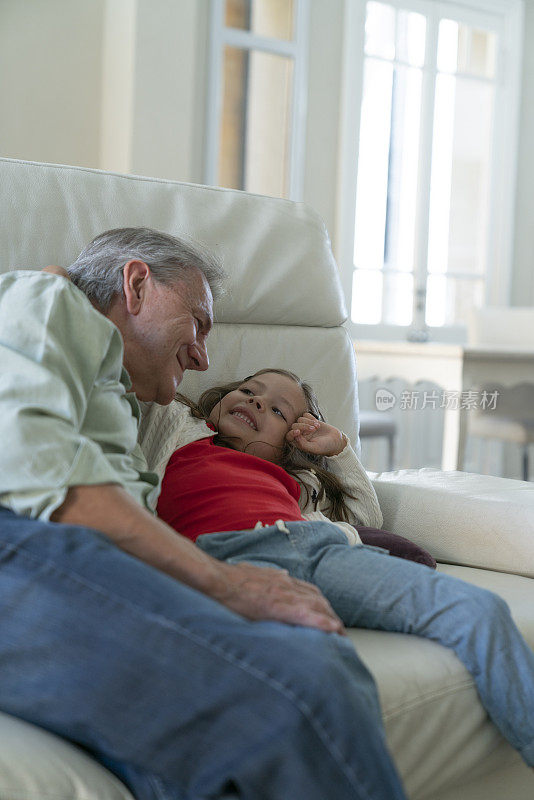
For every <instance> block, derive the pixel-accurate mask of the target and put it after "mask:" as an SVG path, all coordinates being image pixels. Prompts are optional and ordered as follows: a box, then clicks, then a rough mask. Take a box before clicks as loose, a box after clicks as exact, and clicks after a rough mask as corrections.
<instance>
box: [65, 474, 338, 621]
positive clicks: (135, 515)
mask: <svg viewBox="0 0 534 800" xmlns="http://www.w3.org/2000/svg"><path fill="white" fill-rule="evenodd" d="M51 519H52V521H54V522H62V523H70V524H73V525H85V526H86V527H90V528H93V529H95V530H98V531H101V532H102V533H104V534H105V535H106V536H108V537H109V538H110V539H111V541H112V542H113V543H114V544H115V545H117V547H120V548H121V549H122V550H124V551H125V552H127V553H129V554H130V555H132V556H135V557H136V558H138V559H140V560H141V561H144V562H146V563H147V564H150V565H151V566H153V567H155V568H156V569H159V570H161V571H162V572H166V573H167V574H168V575H171V576H172V577H173V578H176V579H177V580H179V581H181V582H182V583H185V584H187V585H188V586H191V587H192V588H194V589H197V590H198V591H200V592H203V593H204V594H206V595H208V596H209V597H211V598H213V599H214V600H217V601H218V602H220V603H222V604H223V605H225V606H227V607H228V608H230V609H231V610H232V611H235V612H236V613H238V614H241V615H242V616H243V617H246V618H248V619H251V620H262V619H263V620H265V619H270V620H276V621H278V622H285V623H289V624H293V625H304V626H307V627H313V628H319V629H320V630H323V631H327V632H335V633H343V625H342V623H341V621H340V620H339V619H338V617H337V616H336V615H335V613H334V612H333V610H332V608H331V607H330V605H329V603H328V601H327V600H326V599H325V598H324V597H323V596H322V594H321V593H320V592H319V590H318V589H317V588H316V587H315V586H312V585H311V584H308V583H305V582H304V581H298V580H295V579H293V578H290V577H289V575H287V573H286V572H284V571H282V570H279V569H269V568H263V567H255V566H253V565H251V564H239V565H231V564H225V563H224V562H221V561H217V560H216V559H214V558H212V557H211V556H209V555H207V554H206V553H204V552H203V551H202V550H200V549H199V548H198V547H195V545H194V544H193V543H192V542H191V541H189V539H186V538H185V537H184V536H179V535H178V534H176V533H175V531H173V530H172V529H171V528H169V527H168V526H167V525H166V524H165V523H163V522H162V521H161V520H158V519H157V518H156V517H153V516H152V515H151V514H150V513H149V512H148V511H145V510H144V509H143V508H142V507H141V506H140V505H139V504H138V503H137V502H136V501H135V500H134V499H133V498H132V497H130V495H129V494H128V493H127V492H126V491H125V490H124V489H123V488H122V487H120V486H115V485H109V484H106V485H97V486H75V487H71V488H70V489H69V491H68V494H67V498H66V500H65V502H64V503H63V505H62V506H60V508H58V509H57V510H56V511H55V512H54V513H53V514H52V517H51Z"/></svg>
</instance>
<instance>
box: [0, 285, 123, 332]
mask: <svg viewBox="0 0 534 800" xmlns="http://www.w3.org/2000/svg"><path fill="white" fill-rule="evenodd" d="M0 308H1V309H2V312H3V313H2V315H3V317H4V320H6V321H7V320H8V319H9V318H10V317H20V316H28V317H29V316H30V315H31V317H32V319H33V321H34V322H36V323H39V322H40V321H42V322H43V323H46V324H47V325H49V324H51V323H53V321H54V319H55V318H57V319H58V322H59V324H62V321H63V320H65V321H70V322H72V320H73V319H77V320H79V321H80V323H82V327H83V328H85V327H86V326H87V325H89V326H91V328H93V329H95V328H96V329H100V330H101V331H102V333H104V334H106V335H107V336H109V335H110V334H111V332H112V330H116V329H115V326H114V325H113V323H112V322H110V320H108V319H107V318H106V317H105V316H104V315H103V314H101V313H100V312H99V311H97V310H96V309H95V308H94V307H93V306H92V305H91V303H90V302H89V300H88V299H87V297H86V296H85V294H84V293H83V292H82V291H81V290H80V289H78V287H77V286H75V285H74V284H73V283H72V282H71V281H69V280H67V279H66V278H63V277H61V276H59V275H53V274H50V273H46V272H42V271H34V270H17V271H13V272H7V273H5V274H3V275H0ZM82 321H83V322H82ZM70 332H71V333H72V334H75V333H76V329H75V330H71V331H70Z"/></svg>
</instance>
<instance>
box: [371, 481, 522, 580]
mask: <svg viewBox="0 0 534 800" xmlns="http://www.w3.org/2000/svg"><path fill="white" fill-rule="evenodd" d="M369 477H370V478H371V480H372V482H373V485H374V487H375V490H376V493H377V495H378V501H379V503H380V507H381V509H382V513H383V515H384V524H383V525H384V529H386V530H389V531H391V532H392V533H397V534H399V535H401V536H405V537H406V538H407V539H411V540H412V541H413V542H415V543H416V544H419V545H421V546H422V547H424V548H426V549H427V550H428V551H429V552H430V553H432V555H433V556H434V558H435V559H436V560H437V561H442V562H444V563H448V564H460V565H462V566H469V567H479V568H482V569H491V570H496V571H498V572H511V573H514V574H517V575H524V576H526V577H529V578H534V484H532V483H525V482H524V481H515V480H509V479H507V478H495V477H492V476H487V475H475V474H471V473H467V472H440V471H438V470H434V469H426V468H425V469H419V470H415V469H411V470H399V471H397V472H382V473H369Z"/></svg>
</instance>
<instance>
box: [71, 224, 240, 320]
mask: <svg viewBox="0 0 534 800" xmlns="http://www.w3.org/2000/svg"><path fill="white" fill-rule="evenodd" d="M132 259H136V260H139V261H144V262H145V264H147V265H148V266H149V267H150V271H151V273H152V275H153V276H154V280H156V281H159V282H160V283H164V284H172V283H176V282H177V281H180V280H185V281H187V280H188V278H190V277H191V272H192V271H194V270H199V271H200V272H201V273H202V274H203V275H204V277H205V279H206V280H207V282H208V284H209V286H210V289H211V292H212V294H213V299H214V300H216V299H217V298H218V297H219V296H220V294H221V292H222V287H223V282H224V279H225V278H226V274H225V272H224V270H223V268H222V266H221V264H220V263H219V261H218V259H217V258H216V257H215V256H214V255H213V253H211V252H210V251H209V250H208V249H207V248H205V247H203V246H202V245H200V244H198V243H196V242H195V243H193V242H192V241H188V240H186V239H179V238H178V237H176V236H170V235H169V234H168V233H162V232H161V231H155V230H152V228H115V229H113V230H110V231H105V233H101V234H99V235H98V236H95V238H94V239H93V240H92V242H89V244H88V245H87V246H86V247H84V249H83V250H82V252H81V253H80V255H79V256H78V258H77V259H76V261H75V262H74V263H73V264H71V265H70V267H67V271H68V273H69V275H70V278H71V280H72V282H73V283H74V284H76V286H77V287H78V288H79V289H81V290H82V292H84V294H86V295H87V297H88V298H89V300H91V302H92V303H94V304H95V305H96V307H97V308H98V309H99V310H100V311H101V312H102V313H104V314H106V313H107V312H108V311H109V308H110V306H111V303H112V302H113V298H114V297H115V296H116V295H118V294H122V281H123V274H122V270H123V267H124V265H125V264H126V262H128V261H131V260H132Z"/></svg>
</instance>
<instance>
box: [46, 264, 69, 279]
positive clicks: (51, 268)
mask: <svg viewBox="0 0 534 800" xmlns="http://www.w3.org/2000/svg"><path fill="white" fill-rule="evenodd" d="M41 271H42V272H49V273H50V274H51V275H61V277H62V278H66V279H67V280H68V281H70V275H69V273H68V272H67V270H66V269H64V268H63V267H57V266H55V264H49V265H48V267H43V269H42V270H41Z"/></svg>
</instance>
